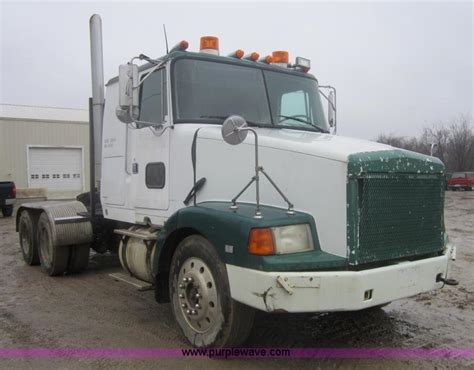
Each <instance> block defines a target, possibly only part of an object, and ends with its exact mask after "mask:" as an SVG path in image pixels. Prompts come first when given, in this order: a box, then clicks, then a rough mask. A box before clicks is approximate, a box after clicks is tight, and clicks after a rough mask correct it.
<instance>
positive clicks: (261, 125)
mask: <svg viewBox="0 0 474 370" xmlns="http://www.w3.org/2000/svg"><path fill="white" fill-rule="evenodd" d="M227 117H229V116H218V115H201V116H199V118H217V119H221V120H225V119H226V118H227ZM245 121H247V120H245ZM247 124H248V125H249V126H255V127H269V126H270V125H269V124H264V123H259V122H252V121H247Z"/></svg>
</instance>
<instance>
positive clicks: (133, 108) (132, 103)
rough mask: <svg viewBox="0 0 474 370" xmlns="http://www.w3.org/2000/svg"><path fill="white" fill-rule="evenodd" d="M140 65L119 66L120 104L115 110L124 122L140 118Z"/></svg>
mask: <svg viewBox="0 0 474 370" xmlns="http://www.w3.org/2000/svg"><path fill="white" fill-rule="evenodd" d="M136 86H138V66H137V65H136V64H132V63H128V64H123V65H121V66H120V67H119V105H118V107H117V109H116V110H115V114H116V115H117V118H118V119H119V120H120V121H122V122H123V123H131V122H133V121H134V119H137V118H138V113H139V110H138V109H139V108H138V98H139V91H138V89H137V88H136Z"/></svg>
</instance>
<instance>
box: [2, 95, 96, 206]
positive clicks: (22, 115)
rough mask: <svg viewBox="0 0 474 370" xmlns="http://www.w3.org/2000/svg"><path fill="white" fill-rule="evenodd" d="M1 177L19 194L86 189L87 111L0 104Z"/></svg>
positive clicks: (69, 193)
mask: <svg viewBox="0 0 474 370" xmlns="http://www.w3.org/2000/svg"><path fill="white" fill-rule="evenodd" d="M0 181H14V182H15V184H16V186H17V189H18V197H19V198H28V197H44V196H46V197H47V198H48V199H60V198H72V197H74V196H76V195H77V194H79V193H82V192H84V191H88V189H89V114H88V111H87V110H82V109H68V108H51V107H34V106H24V105H9V104H2V105H0Z"/></svg>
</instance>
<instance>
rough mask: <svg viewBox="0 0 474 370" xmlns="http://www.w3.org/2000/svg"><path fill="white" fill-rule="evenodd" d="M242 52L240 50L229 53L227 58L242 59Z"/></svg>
mask: <svg viewBox="0 0 474 370" xmlns="http://www.w3.org/2000/svg"><path fill="white" fill-rule="evenodd" d="M244 54H245V53H244V51H243V50H242V49H237V50H236V51H233V52H232V53H230V54H229V55H228V57H231V58H237V59H242V57H243V56H244Z"/></svg>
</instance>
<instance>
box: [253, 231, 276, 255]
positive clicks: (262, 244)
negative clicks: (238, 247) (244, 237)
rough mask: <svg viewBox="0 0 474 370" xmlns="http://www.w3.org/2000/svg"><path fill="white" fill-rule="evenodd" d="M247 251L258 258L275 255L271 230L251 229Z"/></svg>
mask: <svg viewBox="0 0 474 370" xmlns="http://www.w3.org/2000/svg"><path fill="white" fill-rule="evenodd" d="M248 251H249V253H251V254H256V255H259V256H268V255H272V254H275V245H274V243H273V233H272V229H270V228H263V229H252V231H251V232H250V237H249V244H248Z"/></svg>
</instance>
